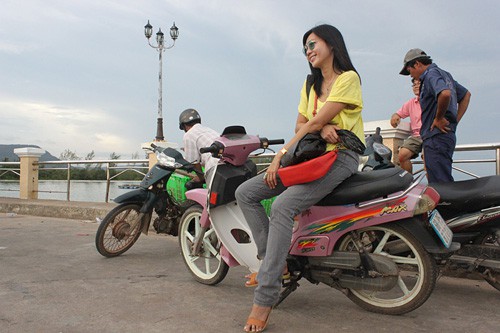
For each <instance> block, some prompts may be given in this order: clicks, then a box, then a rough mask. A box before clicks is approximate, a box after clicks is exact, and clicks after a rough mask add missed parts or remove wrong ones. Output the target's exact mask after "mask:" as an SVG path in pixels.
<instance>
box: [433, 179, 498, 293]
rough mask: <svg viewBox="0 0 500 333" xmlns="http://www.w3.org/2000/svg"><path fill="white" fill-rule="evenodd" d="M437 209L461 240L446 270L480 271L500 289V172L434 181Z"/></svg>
mask: <svg viewBox="0 0 500 333" xmlns="http://www.w3.org/2000/svg"><path fill="white" fill-rule="evenodd" d="M430 186H431V187H433V188H434V189H435V190H436V191H437V192H438V193H439V195H440V197H441V199H440V201H439V204H438V206H437V210H438V211H439V213H440V214H441V215H442V216H443V218H444V219H445V220H446V223H447V224H448V226H449V227H450V229H451V230H452V231H453V241H454V242H459V243H460V244H461V248H460V250H458V251H457V252H455V253H454V254H453V255H452V256H451V258H450V260H449V262H448V263H447V264H446V266H445V269H444V271H445V272H447V271H450V270H451V271H459V270H461V271H463V272H464V273H474V274H476V275H477V274H479V275H480V276H481V277H482V278H484V279H485V280H486V281H487V282H488V283H489V284H491V285H492V286H493V287H495V288H496V289H498V290H499V291H500V176H488V177H481V178H477V179H470V180H463V181H456V182H451V183H440V184H430Z"/></svg>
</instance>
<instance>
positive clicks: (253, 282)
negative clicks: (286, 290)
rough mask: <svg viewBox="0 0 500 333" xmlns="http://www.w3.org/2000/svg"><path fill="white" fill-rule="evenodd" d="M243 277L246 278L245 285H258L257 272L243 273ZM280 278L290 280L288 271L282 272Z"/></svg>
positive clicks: (251, 286)
mask: <svg viewBox="0 0 500 333" xmlns="http://www.w3.org/2000/svg"><path fill="white" fill-rule="evenodd" d="M245 278H247V279H248V281H245V287H247V288H253V287H257V286H258V285H259V282H258V281H257V272H255V273H251V274H248V275H245ZM281 279H282V280H284V281H286V280H290V272H286V273H283V276H282V277H281Z"/></svg>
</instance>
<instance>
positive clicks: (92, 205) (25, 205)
mask: <svg viewBox="0 0 500 333" xmlns="http://www.w3.org/2000/svg"><path fill="white" fill-rule="evenodd" d="M115 206H116V204H115V203H101V202H81V201H60V200H24V199H16V198H4V197H0V213H6V214H18V215H33V216H44V217H58V218H67V219H74V220H92V221H94V220H95V219H96V218H97V217H98V218H101V219H102V218H103V217H104V216H105V215H106V214H107V213H108V212H109V211H110V210H111V209H113V207H115Z"/></svg>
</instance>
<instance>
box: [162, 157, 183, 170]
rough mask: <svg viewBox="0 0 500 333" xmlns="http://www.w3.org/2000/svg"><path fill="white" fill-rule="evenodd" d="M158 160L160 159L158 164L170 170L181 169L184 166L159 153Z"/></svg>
mask: <svg viewBox="0 0 500 333" xmlns="http://www.w3.org/2000/svg"><path fill="white" fill-rule="evenodd" d="M156 158H157V159H158V163H159V164H160V165H162V166H165V167H168V168H174V169H177V168H180V167H181V166H182V164H180V163H178V162H176V161H175V159H174V158H172V157H170V156H167V155H165V154H164V153H157V154H156Z"/></svg>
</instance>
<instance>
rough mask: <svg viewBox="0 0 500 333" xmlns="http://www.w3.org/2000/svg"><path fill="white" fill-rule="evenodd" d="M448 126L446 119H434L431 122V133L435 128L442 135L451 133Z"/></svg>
mask: <svg viewBox="0 0 500 333" xmlns="http://www.w3.org/2000/svg"><path fill="white" fill-rule="evenodd" d="M449 124H450V122H449V121H448V120H446V118H441V119H437V118H434V121H433V122H432V125H431V131H432V130H433V129H434V128H435V127H437V128H439V130H440V131H441V132H442V133H448V131H451V128H450V127H448V125H449Z"/></svg>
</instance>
